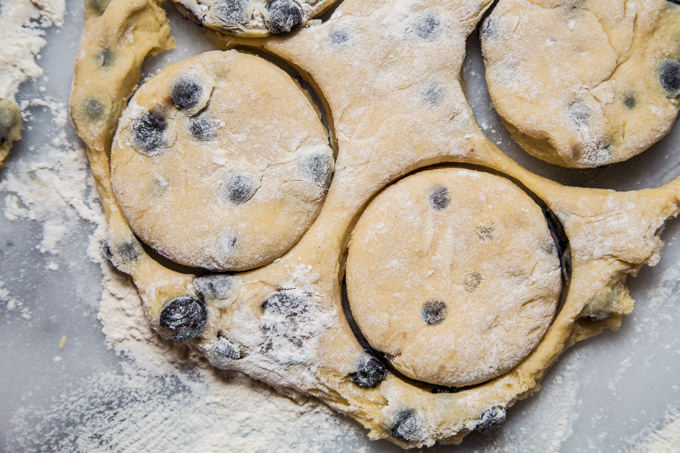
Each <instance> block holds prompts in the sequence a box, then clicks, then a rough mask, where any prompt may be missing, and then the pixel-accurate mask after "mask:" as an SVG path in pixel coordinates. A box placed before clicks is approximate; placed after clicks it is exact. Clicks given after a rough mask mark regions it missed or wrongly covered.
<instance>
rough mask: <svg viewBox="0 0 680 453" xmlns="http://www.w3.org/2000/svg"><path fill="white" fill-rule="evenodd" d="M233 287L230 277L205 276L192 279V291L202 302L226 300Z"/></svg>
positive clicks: (232, 280) (232, 279)
mask: <svg viewBox="0 0 680 453" xmlns="http://www.w3.org/2000/svg"><path fill="white" fill-rule="evenodd" d="M233 287H234V277H232V276H231V275H206V276H204V277H197V278H195V279H194V291H196V293H197V294H198V295H199V296H200V297H202V298H203V299H204V300H211V299H226V298H228V297H229V296H230V295H231V291H232V288H233Z"/></svg>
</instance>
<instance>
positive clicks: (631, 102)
mask: <svg viewBox="0 0 680 453" xmlns="http://www.w3.org/2000/svg"><path fill="white" fill-rule="evenodd" d="M635 104H636V102H635V97H634V96H633V95H632V94H629V95H626V97H624V98H623V105H625V106H626V107H628V108H629V109H633V108H635Z"/></svg>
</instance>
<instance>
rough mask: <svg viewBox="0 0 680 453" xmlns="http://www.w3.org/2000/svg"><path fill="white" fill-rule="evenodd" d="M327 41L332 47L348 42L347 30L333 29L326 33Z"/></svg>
mask: <svg viewBox="0 0 680 453" xmlns="http://www.w3.org/2000/svg"><path fill="white" fill-rule="evenodd" d="M328 42H329V43H330V44H331V46H333V47H341V46H343V45H344V44H346V43H348V42H349V32H348V31H347V30H345V29H336V30H333V31H332V32H331V33H330V34H329V35H328Z"/></svg>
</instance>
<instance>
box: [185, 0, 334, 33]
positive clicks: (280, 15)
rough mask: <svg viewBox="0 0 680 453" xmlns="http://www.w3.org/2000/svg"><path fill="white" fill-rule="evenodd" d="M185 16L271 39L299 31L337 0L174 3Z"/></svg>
mask: <svg viewBox="0 0 680 453" xmlns="http://www.w3.org/2000/svg"><path fill="white" fill-rule="evenodd" d="M173 1H174V2H175V5H176V6H177V8H178V9H179V10H180V12H181V13H182V14H184V16H186V17H187V18H189V19H191V20H193V21H195V22H197V23H199V24H201V25H203V26H205V27H208V28H212V29H213V30H217V31H221V32H224V33H229V34H233V35H239V36H268V35H270V34H272V35H277V34H281V33H289V32H292V31H295V30H297V29H298V28H300V27H302V26H303V25H304V24H306V23H307V21H309V20H310V19H311V18H313V17H316V16H318V15H319V14H321V13H323V12H324V11H325V10H326V9H327V8H328V7H330V6H331V5H332V4H333V3H335V1H336V0H173Z"/></svg>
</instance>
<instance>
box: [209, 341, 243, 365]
mask: <svg viewBox="0 0 680 453" xmlns="http://www.w3.org/2000/svg"><path fill="white" fill-rule="evenodd" d="M213 353H214V354H215V355H216V356H218V357H219V358H220V359H228V360H238V359H240V358H241V351H240V350H239V348H238V346H236V345H235V344H234V343H232V342H231V341H229V340H227V339H226V338H224V337H219V338H218V339H217V341H216V342H215V344H214V346H213Z"/></svg>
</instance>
